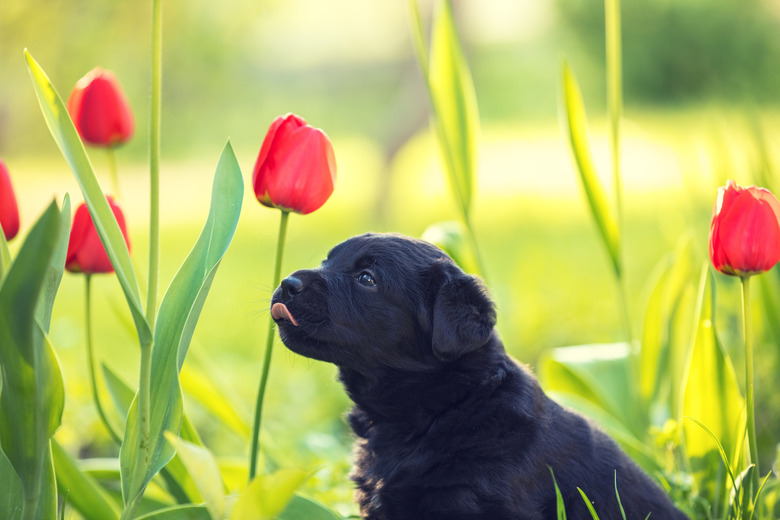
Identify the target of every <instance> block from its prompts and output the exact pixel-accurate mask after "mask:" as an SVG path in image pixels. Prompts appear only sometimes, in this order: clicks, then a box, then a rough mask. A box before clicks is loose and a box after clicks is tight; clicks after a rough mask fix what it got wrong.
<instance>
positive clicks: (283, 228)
mask: <svg viewBox="0 0 780 520" xmlns="http://www.w3.org/2000/svg"><path fill="white" fill-rule="evenodd" d="M289 217H290V212H289V211H285V210H282V218H281V221H280V222H279V237H278V239H277V242H276V263H275V265H274V278H273V285H272V286H271V287H272V289H271V290H274V289H276V287H278V286H279V282H280V281H281V276H282V254H283V253H284V241H285V237H286V236H287V221H288V219H289ZM274 329H275V327H274V319H273V316H271V317H270V319H269V321H268V335H267V337H266V341H265V357H264V358H263V370H262V372H261V374H260V388H259V389H258V391H257V403H256V405H255V422H254V426H253V428H252V447H251V449H250V452H249V481H250V482H251V481H252V479H254V478H255V475H256V474H257V459H258V454H259V451H260V423H261V417H262V414H263V398H264V396H265V389H266V386H267V385H268V374H269V372H270V369H271V353H272V352H273V345H274Z"/></svg>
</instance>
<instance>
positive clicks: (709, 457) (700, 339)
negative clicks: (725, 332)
mask: <svg viewBox="0 0 780 520" xmlns="http://www.w3.org/2000/svg"><path fill="white" fill-rule="evenodd" d="M714 312H715V287H714V280H713V276H712V274H711V272H710V271H709V266H708V265H705V266H704V268H703V269H702V275H701V282H700V285H699V297H698V309H697V313H696V317H697V325H696V332H695V338H694V341H693V349H692V350H691V353H690V358H689V360H688V365H687V370H686V377H685V380H684V381H685V383H684V385H683V387H684V390H683V392H684V393H683V410H682V411H683V415H684V416H685V417H690V418H692V419H696V421H698V422H699V423H701V424H702V425H704V426H706V429H707V430H708V431H705V430H704V429H702V428H701V427H700V426H699V425H698V424H695V423H694V422H692V421H685V422H683V434H684V436H685V452H686V454H687V456H688V460H689V462H690V465H691V469H692V473H693V477H694V479H695V480H696V482H697V484H698V488H699V489H700V492H702V493H703V496H705V497H707V498H709V499H716V497H718V496H719V497H720V498H721V499H723V498H724V497H725V495H724V494H723V493H725V491H726V487H725V482H723V480H722V479H721V481H720V482H716V478H717V475H718V474H719V473H721V472H717V471H713V468H716V467H719V466H720V464H721V460H720V459H721V457H720V454H719V448H718V446H717V444H716V443H714V442H713V440H712V438H711V435H710V433H709V432H711V434H712V435H714V436H715V437H716V438H717V439H718V440H719V441H720V444H721V445H722V447H723V449H724V450H725V452H726V454H727V455H728V457H729V460H731V461H734V460H737V455H738V449H739V447H740V445H741V442H740V439H741V438H742V436H743V432H744V429H745V419H746V418H745V401H744V399H743V398H742V394H741V393H740V390H739V384H738V382H737V376H736V374H735V372H734V367H733V366H732V364H731V361H730V360H729V358H728V357H727V356H726V354H725V353H724V351H723V348H722V346H721V344H720V342H719V341H718V337H717V334H716V331H715V326H714V323H715V316H714Z"/></svg>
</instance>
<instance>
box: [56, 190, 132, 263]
mask: <svg viewBox="0 0 780 520" xmlns="http://www.w3.org/2000/svg"><path fill="white" fill-rule="evenodd" d="M106 199H108V205H109V206H110V207H111V211H113V212H114V217H116V221H117V223H118V224H119V229H120V230H121V231H122V235H123V236H124V238H125V243H126V244H127V249H128V251H129V250H130V238H128V236H127V225H126V224H125V216H124V215H123V214H122V210H121V209H120V208H119V206H118V205H117V204H116V202H115V201H114V199H113V197H111V196H106ZM65 269H67V270H68V271H70V272H72V273H85V274H94V273H111V272H113V271H114V268H113V267H112V266H111V261H110V260H109V259H108V253H106V249H105V248H104V247H103V243H102V242H101V241H100V236H98V233H97V229H95V224H94V223H93V222H92V217H91V216H90V214H89V209H87V205H86V204H84V203H81V205H79V207H78V208H77V209H76V213H75V214H74V215H73V226H72V227H71V229H70V241H69V242H68V254H67V256H66V258H65Z"/></svg>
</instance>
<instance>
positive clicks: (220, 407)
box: [179, 364, 251, 439]
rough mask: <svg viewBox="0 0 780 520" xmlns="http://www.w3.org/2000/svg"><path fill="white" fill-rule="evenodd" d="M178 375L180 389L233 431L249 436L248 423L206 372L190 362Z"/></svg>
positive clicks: (244, 436)
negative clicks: (194, 366)
mask: <svg viewBox="0 0 780 520" xmlns="http://www.w3.org/2000/svg"><path fill="white" fill-rule="evenodd" d="M179 377H180V379H181V385H182V389H183V390H184V392H185V393H186V394H187V395H189V396H190V397H192V398H193V399H195V400H196V401H198V402H199V403H200V404H201V405H202V406H203V407H204V408H205V409H207V410H208V411H209V412H211V413H212V414H213V415H214V416H215V417H216V418H217V419H219V420H220V421H221V422H222V424H224V425H225V426H227V427H228V428H230V429H231V430H232V431H233V432H234V433H236V434H238V435H240V436H241V437H243V438H245V439H248V438H249V434H250V433H251V431H250V429H249V425H248V424H247V422H246V421H245V420H244V419H243V418H242V417H241V415H239V413H238V412H237V411H236V408H235V406H233V403H231V402H230V400H229V399H227V398H226V397H225V395H224V394H223V393H222V391H221V390H220V389H219V387H217V385H215V384H214V382H213V381H212V380H211V379H210V378H209V376H208V374H207V373H205V372H203V371H201V370H198V369H196V368H193V366H192V365H191V364H190V365H187V366H186V367H184V368H183V369H182V371H181V374H179Z"/></svg>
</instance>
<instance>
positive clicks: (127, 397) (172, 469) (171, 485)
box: [103, 364, 203, 503]
mask: <svg viewBox="0 0 780 520" xmlns="http://www.w3.org/2000/svg"><path fill="white" fill-rule="evenodd" d="M103 377H104V379H105V381H106V387H108V392H109V393H110V394H111V398H112V400H113V402H114V406H115V407H116V410H117V412H118V413H119V415H121V417H122V419H124V420H126V419H127V411H128V410H129V409H130V405H131V404H132V402H133V397H134V395H135V394H134V392H133V390H132V388H130V385H128V384H127V383H125V382H124V381H123V380H122V378H120V377H119V376H118V375H117V374H116V372H114V371H113V370H112V369H111V368H110V367H109V366H108V365H105V364H104V365H103ZM180 435H181V438H182V439H184V440H186V441H189V442H191V443H194V444H199V445H200V444H202V442H201V441H200V438H199V437H198V434H197V432H196V431H195V429H194V428H193V427H192V425H191V424H190V422H189V420H188V419H187V416H186V414H185V415H184V416H183V419H182V427H181V432H180ZM165 469H166V472H164V473H163V474H162V477H163V480H164V481H165V484H166V487H167V489H168V492H169V493H170V494H171V495H173V496H175V497H186V499H187V500H189V501H190V502H195V503H197V502H202V500H203V498H202V497H201V496H200V493H198V489H197V487H196V486H195V483H194V482H193V480H192V477H191V476H190V475H189V473H188V472H187V469H186V468H185V467H184V464H183V463H182V461H181V460H180V458H179V456H178V455H177V456H174V457H173V459H171V461H170V462H168V464H167V465H166V466H165Z"/></svg>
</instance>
